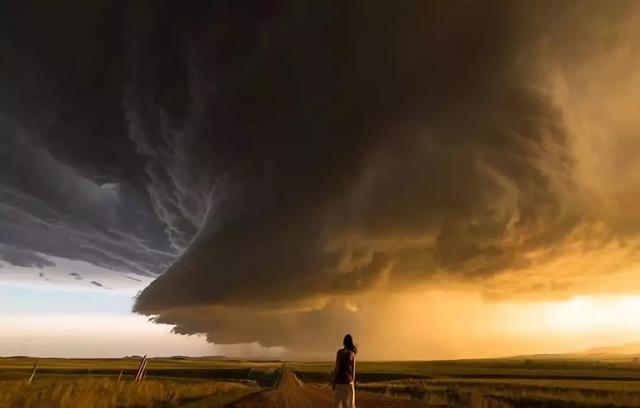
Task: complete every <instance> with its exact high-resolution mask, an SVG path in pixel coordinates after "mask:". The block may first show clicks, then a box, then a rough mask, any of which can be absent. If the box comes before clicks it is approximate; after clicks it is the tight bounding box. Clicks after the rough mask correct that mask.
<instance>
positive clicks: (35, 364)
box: [27, 360, 38, 384]
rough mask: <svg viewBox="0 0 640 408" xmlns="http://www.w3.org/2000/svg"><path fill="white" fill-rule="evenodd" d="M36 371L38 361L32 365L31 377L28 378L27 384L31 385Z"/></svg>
mask: <svg viewBox="0 0 640 408" xmlns="http://www.w3.org/2000/svg"><path fill="white" fill-rule="evenodd" d="M37 370H38V360H36V362H35V363H34V364H33V371H32V372H31V377H29V380H28V381H27V384H31V382H32V381H33V379H34V377H35V376H36V371H37Z"/></svg>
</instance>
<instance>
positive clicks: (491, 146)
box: [136, 4, 638, 352]
mask: <svg viewBox="0 0 640 408" xmlns="http://www.w3.org/2000/svg"><path fill="white" fill-rule="evenodd" d="M565 6H566V7H560V8H547V7H546V6H544V5H540V6H532V5H529V6H527V7H525V6H523V5H520V6H518V5H512V4H510V5H505V4H502V5H501V6H500V7H495V8H494V7H487V8H485V7H482V9H475V8H474V6H471V5H469V7H468V8H466V9H464V10H456V11H454V8H449V6H442V7H443V9H440V7H441V6H434V5H433V4H430V5H423V6H420V5H417V4H411V6H410V7H409V9H410V12H406V10H404V11H405V12H403V13H398V14H395V13H393V12H391V13H389V12H388V10H382V9H376V8H375V7H373V8H370V7H369V8H367V9H366V10H365V9H360V8H357V7H355V8H349V9H347V10H340V11H337V13H338V15H339V16H340V17H342V18H343V20H341V19H340V18H338V19H337V21H338V23H335V25H332V26H331V27H330V28H327V27H325V26H323V25H322V24H318V25H317V26H316V25H312V26H311V27H304V26H303V25H300V26H296V27H297V29H298V30H299V31H297V32H296V33H297V34H296V38H295V39H292V38H285V39H282V40H281V43H278V44H272V45H271V47H272V48H270V49H268V50H267V51H263V52H264V54H260V55H255V54H251V53H250V52H248V53H247V54H246V55H245V54H242V55H241V56H238V57H237V58H238V60H240V61H250V62H251V64H250V67H247V70H248V71H249V72H248V73H246V74H245V76H244V77H242V78H238V77H237V76H238V74H237V73H236V72H227V71H226V67H224V66H223V67H219V66H217V65H216V60H207V53H208V52H211V51H210V50H202V51H200V52H202V53H204V54H205V55H200V54H198V52H199V51H198V50H196V51H194V53H195V56H192V58H193V59H192V60H190V61H189V63H190V64H192V65H191V67H192V71H193V72H195V73H197V76H196V77H197V79H198V80H199V81H202V82H203V83H207V82H209V81H212V82H213V81H215V80H214V77H215V78H218V80H219V81H220V78H222V80H221V82H222V83H223V84H226V83H227V80H226V78H229V79H228V81H233V87H232V89H233V92H230V94H228V95H227V94H226V93H225V92H224V91H223V90H221V91H219V93H218V92H217V91H216V90H212V91H210V93H205V94H204V95H201V94H199V92H204V91H202V90H200V89H194V91H195V92H196V95H199V97H197V96H196V97H195V98H194V99H195V100H196V101H200V103H201V105H198V103H196V104H195V107H194V109H193V112H192V116H191V117H190V120H191V121H193V122H196V123H199V124H201V122H202V121H204V122H206V123H210V126H211V127H212V128H217V129H220V135H212V136H210V139H209V141H210V144H205V145H204V146H205V148H206V147H208V148H209V149H210V150H209V152H210V155H211V163H221V164H220V166H219V167H217V168H214V171H212V172H210V173H208V175H209V177H210V180H212V189H211V190H210V192H213V194H212V202H211V204H210V206H209V209H208V211H209V213H208V217H207V218H206V220H205V222H204V223H203V224H202V226H201V228H200V231H199V233H198V236H197V237H196V239H195V240H194V241H193V242H192V243H191V245H190V246H189V248H188V250H187V251H186V253H185V254H184V255H183V256H182V257H181V258H180V259H179V260H178V261H177V262H176V263H174V264H173V265H172V266H171V267H170V268H169V270H168V271H167V273H165V274H164V275H162V276H161V277H159V278H158V279H157V280H156V281H155V282H153V283H152V284H151V285H150V286H149V287H148V288H147V289H146V290H145V291H144V292H143V293H142V294H141V295H140V297H139V298H138V301H137V303H136V310H137V311H139V312H143V313H149V314H156V315H159V317H158V320H159V321H162V322H168V323H173V324H177V327H176V330H177V331H178V332H180V333H195V332H205V333H208V335H209V339H210V340H211V341H213V342H218V343H235V342H249V341H258V342H260V343H261V344H265V345H270V346H271V345H284V346H287V347H289V348H290V349H291V350H293V351H294V352H297V351H300V350H301V349H305V347H310V348H311V349H314V350H317V349H318V348H321V347H322V345H323V344H324V345H326V344H333V343H332V342H331V339H332V338H333V337H336V338H338V337H339V336H340V335H341V333H342V332H345V331H349V330H355V331H357V330H363V328H364V327H366V322H367V321H369V322H370V321H374V320H375V317H374V316H372V315H370V314H371V313H365V312H363V311H362V310H359V311H355V312H354V311H352V310H349V307H347V306H345V304H346V303H345V299H348V298H349V296H364V299H366V300H364V303H365V304H366V303H367V302H376V303H378V304H379V303H380V300H375V299H378V298H379V297H380V296H382V295H381V293H385V292H388V291H394V290H395V291H398V290H400V291H401V290H405V289H407V288H415V287H418V286H421V287H426V288H428V287H458V288H460V287H464V288H468V289H470V290H474V291H481V292H482V293H484V294H485V296H486V297H488V298H492V299H505V298H514V297H523V298H524V297H526V298H533V299H536V298H537V299H547V298H550V297H551V298H553V297H564V296H569V295H571V294H573V293H583V292H594V291H601V290H607V289H606V288H609V289H610V290H620V289H621V288H620V287H618V288H616V289H614V288H613V286H615V285H608V286H607V282H606V280H603V279H599V278H598V276H602V275H601V274H605V273H614V271H615V272H620V273H622V274H624V273H627V275H625V276H628V273H630V272H629V268H630V266H629V265H630V264H633V263H634V262H635V260H636V259H637V241H638V240H637V230H634V231H629V230H624V228H623V227H622V225H623V223H622V222H621V221H622V220H625V222H629V221H630V220H631V219H633V218H634V215H633V214H621V213H619V212H618V211H617V209H615V208H612V206H606V204H604V200H605V199H604V198H603V197H604V196H605V194H606V193H605V192H604V191H603V190H602V189H601V188H599V187H598V188H593V185H594V184H593V183H592V182H593V179H588V178H587V177H586V175H585V174H583V173H581V172H582V171H584V170H585V169H587V168H592V165H593V162H591V160H592V158H593V156H589V155H582V154H581V153H580V149H581V148H583V147H584V144H583V143H584V141H585V140H587V139H591V138H594V137H595V136H594V133H595V132H596V131H595V129H589V128H588V125H586V124H587V123H589V122H588V121H589V119H598V118H587V117H583V116H581V115H583V113H584V112H582V111H581V109H582V106H580V107H578V106H573V105H572V104H571V101H570V100H568V99H567V98H569V97H570V96H571V94H572V93H573V92H575V91H574V89H572V87H575V86H577V85H579V84H577V83H576V82H575V80H574V78H572V77H571V76H570V75H571V73H572V72H574V70H576V69H577V68H576V67H577V66H579V65H580V64H585V65H586V66H591V67H592V69H593V70H594V72H597V71H598V70H602V69H605V68H604V67H602V66H600V65H599V64H601V62H600V61H599V60H598V59H601V58H603V55H607V54H610V53H615V52H617V51H616V49H618V47H624V46H625V42H626V41H627V40H626V39H625V37H624V30H626V28H625V27H626V26H624V22H625V21H626V20H625V19H624V18H622V17H621V15H620V14H616V12H615V11H611V10H609V11H605V10H601V9H599V8H598V7H597V6H596V5H590V6H589V7H587V8H585V9H582V10H580V11H579V10H578V8H574V7H573V6H574V4H566V5H565ZM591 6H593V7H591ZM445 9H446V10H445ZM528 9H531V10H528ZM445 13H446V14H445ZM545 17H548V18H547V19H546V20H545ZM598 18H604V19H605V20H606V21H602V20H598ZM578 20H580V21H578ZM381 21H384V27H381V26H380V22H381ZM618 24H620V27H621V28H619V31H618V32H615V30H613V31H607V32H605V33H603V30H604V27H608V28H610V29H612V27H618V26H617V25H618ZM300 27H302V28H300ZM596 27H597V28H602V30H600V31H598V30H594V28H596ZM300 30H301V31H300ZM266 32H267V33H271V31H269V27H268V28H266ZM594 33H596V34H594ZM236 34H237V35H240V34H239V33H235V32H233V31H232V33H231V34H228V35H230V36H234V35H236ZM274 35H275V34H274ZM576 37H578V38H580V39H581V41H582V42H581V43H580V46H579V47H576V48H571V46H570V44H572V42H574V41H575V39H576ZM604 37H606V38H604ZM436 39H437V40H436ZM332 41H335V43H332ZM604 41H608V43H607V44H603V42H604ZM320 44H330V46H325V47H321V46H320ZM338 44H339V45H338ZM331 45H335V46H333V47H332V46H331ZM325 50H326V51H325ZM258 51H259V50H255V49H253V50H252V52H254V53H258ZM629 58H636V57H635V55H633V56H632V57H629ZM207 63H211V64H214V66H215V67H216V68H218V69H217V70H214V71H215V74H214V75H211V76H209V72H210V71H208V70H207V65H206V64H207ZM201 64H202V65H201ZM283 73H286V75H285V74H283ZM584 80H586V81H588V79H584ZM585 97H586V98H591V101H592V102H597V101H595V100H594V95H585ZM612 97H613V96H612ZM212 101H215V102H212ZM267 135H268V136H267ZM592 140H593V139H592ZM200 147H201V148H202V147H203V146H202V145H201V146H200ZM631 148H632V149H634V151H636V152H637V151H638V146H637V143H634V144H633V146H632V147H631ZM229 157H232V158H233V159H232V160H228V159H229ZM227 163H228V164H227ZM637 164H638V163H637V160H634V162H633V164H629V165H631V166H633V165H637ZM600 165H602V166H603V167H604V166H610V165H613V163H600ZM634 168H635V169H638V167H634ZM602 176H603V175H602V174H601V175H598V177H602ZM607 176H608V175H607ZM630 194H634V192H631V193H630ZM611 198H613V196H609V199H611ZM613 199H614V200H617V198H613ZM605 207H606V208H605ZM587 260H588V261H587ZM587 262H588V263H587ZM605 271H606V272H605ZM623 271H625V272H623ZM621 279H622V278H621ZM627 281H628V280H627ZM603 288H604V289H603ZM381 290H382V292H380V291H381ZM366 293H370V295H366ZM317 302H321V304H322V305H323V306H318V303H317ZM322 302H324V303H322ZM327 302H328V303H327ZM296 307H303V308H308V309H305V310H304V311H300V310H298V309H296ZM292 308H293V310H292ZM399 319H400V320H401V318H400V317H399ZM389 324H390V328H389V330H393V327H394V323H393V322H392V321H391V322H390V323H389ZM318 328H322V329H320V330H321V331H322V334H318ZM350 328H351V329H350ZM325 329H326V330H325ZM304 333H308V336H305V334H304Z"/></svg>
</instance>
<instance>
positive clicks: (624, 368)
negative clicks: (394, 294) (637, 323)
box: [291, 356, 640, 408]
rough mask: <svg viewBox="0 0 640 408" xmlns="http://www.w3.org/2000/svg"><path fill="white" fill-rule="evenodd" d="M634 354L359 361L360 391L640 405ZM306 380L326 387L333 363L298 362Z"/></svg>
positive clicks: (535, 403) (476, 403)
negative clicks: (620, 355) (426, 360)
mask: <svg viewBox="0 0 640 408" xmlns="http://www.w3.org/2000/svg"><path fill="white" fill-rule="evenodd" d="M635 361H637V360H634V359H633V358H631V357H628V358H621V357H616V358H607V359H603V360H597V359H594V358H593V357H575V358H558V357H556V356H544V357H543V356H540V357H532V358H508V359H485V360H459V361H431V362H418V361H416V362H407V361H402V362H359V363H358V365H357V370H356V371H357V375H356V377H357V380H358V383H357V388H358V390H360V391H368V392H376V393H382V394H385V395H389V396H393V397H397V398H408V399H414V400H420V401H424V402H426V403H428V404H429V406H432V407H478V408H483V407H490V408H500V407H516V408H530V407H531V408H535V407H559V408H564V407H633V406H640V365H639V364H638V363H637V362H635ZM291 365H292V366H293V367H294V369H295V370H296V374H297V375H298V377H300V378H301V379H302V380H303V381H305V382H306V383H309V384H314V385H315V386H321V387H326V386H328V385H327V384H328V381H329V379H330V372H331V370H332V366H331V364H329V363H326V362H316V363H308V362H307V363H305V362H300V363H293V364H291Z"/></svg>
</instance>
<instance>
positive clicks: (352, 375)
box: [333, 334, 358, 408]
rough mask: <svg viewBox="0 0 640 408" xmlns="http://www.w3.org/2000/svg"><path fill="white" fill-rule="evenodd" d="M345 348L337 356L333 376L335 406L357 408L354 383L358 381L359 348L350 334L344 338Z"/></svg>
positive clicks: (338, 407) (337, 407)
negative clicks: (357, 358) (357, 354)
mask: <svg viewBox="0 0 640 408" xmlns="http://www.w3.org/2000/svg"><path fill="white" fill-rule="evenodd" d="M342 345H343V346H344V347H343V348H341V349H340V350H338V354H337V355H336V366H335V369H334V376H333V390H334V392H335V394H334V398H333V406H334V407H336V408H355V407H356V391H355V388H354V382H355V379H356V353H357V352H358V348H357V347H356V346H355V344H353V338H352V337H351V335H350V334H347V335H346V336H344V340H343V341H342Z"/></svg>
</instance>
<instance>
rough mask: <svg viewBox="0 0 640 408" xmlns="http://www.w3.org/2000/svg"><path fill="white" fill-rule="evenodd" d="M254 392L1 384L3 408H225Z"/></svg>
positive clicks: (173, 384)
mask: <svg viewBox="0 0 640 408" xmlns="http://www.w3.org/2000/svg"><path fill="white" fill-rule="evenodd" d="M251 391H253V387H251V386H250V385H245V384H241V383H234V382H221V381H202V380H183V381H175V380H173V381H170V380H145V381H142V382H140V383H134V382H130V381H121V382H117V381H116V380H114V379H112V378H69V377H57V378H52V377H47V378H44V379H38V380H37V381H34V382H33V383H32V384H27V383H26V382H25V381H19V380H9V381H0V407H21V408H112V407H122V408H134V407H136V408H138V407H178V406H183V407H186V406H192V407H198V406H204V405H203V404H202V403H203V401H206V402H207V405H206V406H207V407H216V406H222V404H224V403H226V402H230V401H232V400H234V399H237V398H239V397H241V396H242V395H245V394H247V393H249V392H251Z"/></svg>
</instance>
